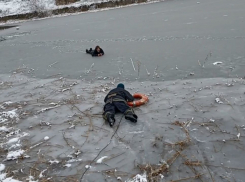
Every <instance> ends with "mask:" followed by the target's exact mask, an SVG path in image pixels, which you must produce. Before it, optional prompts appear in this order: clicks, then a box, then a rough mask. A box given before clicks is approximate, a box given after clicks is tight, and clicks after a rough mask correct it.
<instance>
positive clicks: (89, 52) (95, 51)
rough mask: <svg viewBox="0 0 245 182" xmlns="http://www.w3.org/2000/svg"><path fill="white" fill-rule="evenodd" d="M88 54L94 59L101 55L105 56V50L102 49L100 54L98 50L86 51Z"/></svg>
mask: <svg viewBox="0 0 245 182" xmlns="http://www.w3.org/2000/svg"><path fill="white" fill-rule="evenodd" d="M86 53H88V54H91V55H92V56H93V57H94V56H98V55H99V54H102V55H104V51H103V49H101V48H100V51H99V52H98V51H97V50H96V49H95V50H93V49H92V48H90V49H89V50H88V49H86Z"/></svg>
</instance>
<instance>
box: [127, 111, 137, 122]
mask: <svg viewBox="0 0 245 182" xmlns="http://www.w3.org/2000/svg"><path fill="white" fill-rule="evenodd" d="M137 118H138V116H137V115H136V114H133V113H127V114H126V115H125V119H127V120H129V121H131V122H133V123H136V122H137Z"/></svg>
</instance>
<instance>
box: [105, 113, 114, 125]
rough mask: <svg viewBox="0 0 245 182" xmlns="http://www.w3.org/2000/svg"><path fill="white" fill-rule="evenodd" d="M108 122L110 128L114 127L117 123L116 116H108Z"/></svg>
mask: <svg viewBox="0 0 245 182" xmlns="http://www.w3.org/2000/svg"><path fill="white" fill-rule="evenodd" d="M106 120H107V121H108V123H109V125H110V127H112V126H113V125H114V123H115V118H114V116H113V115H111V114H108V116H107V119H106Z"/></svg>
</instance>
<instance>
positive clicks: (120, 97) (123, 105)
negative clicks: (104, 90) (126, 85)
mask: <svg viewBox="0 0 245 182" xmlns="http://www.w3.org/2000/svg"><path fill="white" fill-rule="evenodd" d="M133 100H134V97H133V96H132V95H131V94H130V93H129V92H128V91H127V90H124V89H123V88H115V89H113V90H111V91H110V92H109V93H108V94H107V96H106V97H105V99H104V102H105V106H104V113H103V117H104V119H105V120H106V121H108V122H109V124H110V126H113V124H114V122H115V118H114V116H115V114H116V112H121V113H123V114H124V115H125V119H127V120H130V121H132V122H137V118H138V117H137V116H136V115H135V114H134V112H133V110H132V109H131V108H130V107H129V106H128V104H127V101H129V102H131V101H133ZM112 120H113V121H114V122H112ZM112 123H113V124H112Z"/></svg>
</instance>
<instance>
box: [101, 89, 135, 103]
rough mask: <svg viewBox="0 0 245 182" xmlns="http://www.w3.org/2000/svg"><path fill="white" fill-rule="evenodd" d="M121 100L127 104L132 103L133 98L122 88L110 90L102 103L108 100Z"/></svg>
mask: <svg viewBox="0 0 245 182" xmlns="http://www.w3.org/2000/svg"><path fill="white" fill-rule="evenodd" d="M111 98H112V99H113V100H114V99H116V100H118V99H121V100H123V101H124V102H125V101H129V102H132V101H134V97H133V96H132V95H131V94H130V93H129V92H128V91H127V90H125V89H123V88H114V89H112V90H111V91H110V92H109V93H108V94H107V96H106V97H105V99H104V102H105V103H106V102H107V101H108V99H111Z"/></svg>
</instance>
